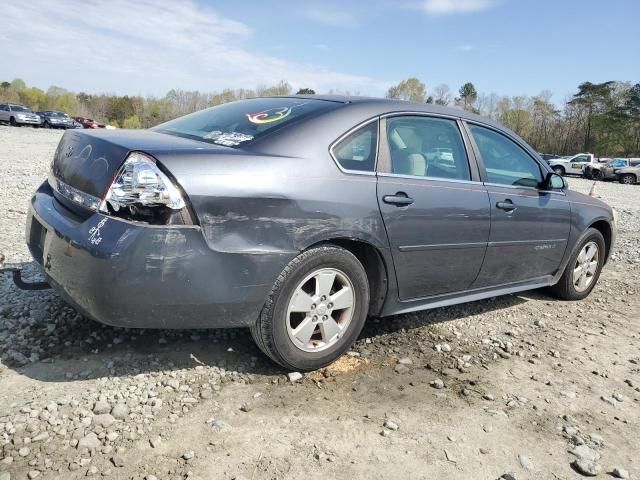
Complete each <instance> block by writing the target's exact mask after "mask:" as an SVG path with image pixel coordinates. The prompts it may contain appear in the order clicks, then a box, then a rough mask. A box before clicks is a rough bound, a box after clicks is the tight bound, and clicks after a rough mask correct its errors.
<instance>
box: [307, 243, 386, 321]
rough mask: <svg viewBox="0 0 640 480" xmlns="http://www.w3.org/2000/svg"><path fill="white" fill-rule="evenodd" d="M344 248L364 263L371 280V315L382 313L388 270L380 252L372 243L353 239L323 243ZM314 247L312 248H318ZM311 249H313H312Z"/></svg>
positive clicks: (368, 277)
mask: <svg viewBox="0 0 640 480" xmlns="http://www.w3.org/2000/svg"><path fill="white" fill-rule="evenodd" d="M321 244H332V245H337V246H338V247H342V248H344V249H345V250H348V251H349V252H351V253H352V254H353V255H355V257H356V258H357V259H358V260H359V261H360V263H362V266H363V267H364V269H365V271H366V272H367V279H368V280H369V291H370V299H369V315H371V316H376V315H379V314H380V312H381V311H382V306H383V305H384V300H385V298H386V296H387V283H388V282H387V268H386V266H385V264H384V260H383V259H382V255H381V254H380V252H379V250H378V249H377V248H376V247H374V246H373V245H371V244H370V243H367V242H363V241H361V240H353V239H351V238H334V239H331V240H327V241H324V242H321ZM317 245H318V244H316V245H312V247H315V246H317ZM310 248H311V247H310Z"/></svg>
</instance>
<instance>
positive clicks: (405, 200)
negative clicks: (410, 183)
mask: <svg viewBox="0 0 640 480" xmlns="http://www.w3.org/2000/svg"><path fill="white" fill-rule="evenodd" d="M382 201H383V202H384V203H388V204H389V205H395V206H396V207H406V206H408V205H411V204H412V203H413V202H414V200H413V198H411V197H410V196H408V195H407V194H406V193H404V192H397V193H396V194H395V195H385V196H384V197H382Z"/></svg>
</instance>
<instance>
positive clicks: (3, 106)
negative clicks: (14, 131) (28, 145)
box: [0, 103, 42, 127]
mask: <svg viewBox="0 0 640 480" xmlns="http://www.w3.org/2000/svg"><path fill="white" fill-rule="evenodd" d="M0 122H6V123H8V124H9V125H13V126H20V125H32V126H34V127H38V126H40V124H41V123H42V119H41V118H40V116H39V115H37V114H35V113H33V112H32V111H31V109H30V108H29V107H25V106H24V105H18V104H15V103H0Z"/></svg>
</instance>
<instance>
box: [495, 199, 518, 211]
mask: <svg viewBox="0 0 640 480" xmlns="http://www.w3.org/2000/svg"><path fill="white" fill-rule="evenodd" d="M496 208H499V209H500V210H504V211H505V212H507V213H509V212H513V211H514V210H515V209H516V208H517V207H516V206H515V205H514V204H513V202H512V201H511V200H509V199H508V198H507V199H506V200H505V201H504V202H498V203H496Z"/></svg>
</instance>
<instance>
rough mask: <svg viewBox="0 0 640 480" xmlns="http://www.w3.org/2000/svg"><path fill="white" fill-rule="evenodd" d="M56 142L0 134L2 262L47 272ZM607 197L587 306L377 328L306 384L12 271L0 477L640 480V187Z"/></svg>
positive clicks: (0, 305)
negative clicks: (71, 300) (610, 215)
mask: <svg viewBox="0 0 640 480" xmlns="http://www.w3.org/2000/svg"><path fill="white" fill-rule="evenodd" d="M60 136H61V132H57V131H49V130H35V129H30V128H10V127H2V126H0V171H2V176H1V177H0V218H1V219H2V220H1V224H0V252H1V253H3V254H4V255H5V256H6V257H7V262H8V263H21V264H23V266H24V267H25V268H26V269H27V271H28V272H29V273H30V274H32V275H33V276H34V277H36V276H37V275H38V273H37V269H36V268H35V267H34V265H33V264H32V263H31V261H30V257H29V255H28V252H27V250H26V248H25V246H24V240H23V230H24V221H25V216H26V209H27V202H28V199H29V197H30V195H31V193H32V191H33V190H34V189H35V188H36V187H37V185H38V184H39V183H40V182H41V181H42V180H43V179H44V178H45V177H46V174H47V170H48V168H49V163H50V160H51V158H52V155H53V152H54V150H55V147H56V145H57V142H58V140H59V138H60ZM569 182H570V185H571V188H573V189H576V190H578V191H582V192H585V193H586V192H587V191H588V190H589V189H590V188H591V186H592V182H588V181H585V180H582V179H577V178H572V179H570V180H569ZM596 195H597V196H600V197H601V198H602V199H603V200H605V201H606V202H608V203H609V204H611V205H612V206H614V207H615V208H616V209H617V210H618V212H619V214H620V220H619V230H618V243H617V246H616V251H615V254H614V256H613V258H612V260H611V262H610V263H609V264H608V265H607V267H606V268H605V270H604V272H603V275H602V276H601V279H600V282H599V284H598V286H597V287H596V289H595V290H594V292H593V293H592V295H591V296H590V297H589V298H588V299H586V300H585V301H581V302H560V301H558V300H555V299H553V298H552V297H549V296H548V295H547V294H546V292H545V291H534V292H527V293H525V294H521V295H511V296H506V297H500V298H494V299H490V300H486V301H481V302H474V303H469V304H465V305H459V306H455V307H450V308H441V309H435V310H431V311H428V312H421V313H416V314H409V315H402V316H397V317H394V318H391V319H384V320H378V319H370V320H369V322H368V324H367V326H366V327H365V331H364V332H363V334H362V336H361V338H360V340H359V341H358V342H357V344H356V345H355V346H354V348H353V350H352V351H351V352H349V354H348V355H346V356H345V357H343V358H342V359H340V360H339V361H338V362H336V363H335V364H333V365H331V366H330V367H328V368H326V369H324V370H322V371H320V372H314V373H312V374H307V375H304V376H299V377H300V378H298V376H296V375H291V374H289V373H288V372H285V371H283V370H281V369H280V368H278V367H277V366H275V365H274V364H272V363H270V362H269V361H268V360H267V359H265V358H264V357H263V356H262V355H261V354H260V353H259V352H258V350H257V349H256V347H255V346H254V345H253V343H252V341H251V338H250V336H249V335H248V334H247V332H245V331H243V330H207V331H184V332H176V331H150V330H127V329H119V328H112V327H106V326H103V325H99V324H97V323H94V322H92V321H89V320H86V319H84V318H82V317H81V316H80V315H78V314H77V313H76V312H75V311H74V310H73V309H72V308H70V307H68V306H66V305H65V304H64V302H63V301H62V300H61V299H60V298H59V297H58V296H56V295H55V294H53V293H51V292H49V291H44V292H22V291H19V290H16V289H15V288H14V287H13V286H12V284H11V281H10V280H9V278H8V277H2V278H0V354H1V361H0V480H12V479H24V478H29V479H33V478H56V479H58V478H59V479H70V478H71V479H72V478H79V477H84V476H96V477H102V476H104V477H107V478H116V479H120V478H131V479H147V480H153V479H160V480H163V479H185V478H189V479H233V478H235V479H298V478H300V477H302V476H304V477H306V478H309V479H315V478H323V479H326V478H336V479H345V480H346V479H351V478H367V479H369V478H371V479H374V478H418V479H427V478H429V479H431V478H460V479H470V478H473V479H485V478H486V479H497V478H503V479H509V478H512V479H513V478H517V479H524V478H530V479H572V478H581V477H582V476H583V475H600V476H601V477H603V478H604V477H607V476H613V477H616V476H617V477H618V478H638V477H640V460H639V459H638V456H637V452H638V451H639V449H640V435H639V434H638V432H639V431H640V428H639V422H640V412H639V406H640V349H639V348H638V340H639V338H640V308H639V305H640V302H639V300H638V294H639V286H638V273H637V269H638V266H639V263H640V250H639V249H638V244H639V240H640V238H639V237H640V233H639V232H640V221H639V219H640V211H639V209H640V186H625V185H620V184H617V183H598V184H597V186H596Z"/></svg>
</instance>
